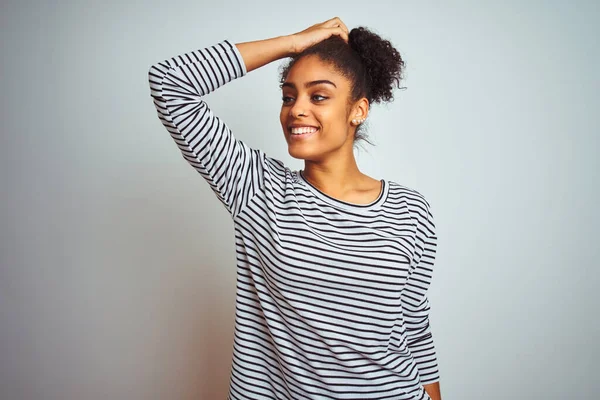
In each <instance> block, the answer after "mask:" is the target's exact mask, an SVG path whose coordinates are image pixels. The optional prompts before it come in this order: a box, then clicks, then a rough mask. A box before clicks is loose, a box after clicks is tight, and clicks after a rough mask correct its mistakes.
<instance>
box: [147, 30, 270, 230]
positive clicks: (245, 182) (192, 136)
mask: <svg viewBox="0 0 600 400" xmlns="http://www.w3.org/2000/svg"><path fill="white" fill-rule="evenodd" d="M246 73H247V71H246V67H245V64H244V60H243V58H242V56H241V54H240V53H239V50H238V49H237V47H236V46H235V45H233V44H232V43H231V42H229V41H228V40H224V41H222V42H220V43H217V44H215V45H213V46H210V47H206V48H204V49H201V50H195V51H191V52H188V53H185V54H183V55H180V56H176V57H173V58H170V59H167V60H165V61H162V62H159V63H157V64H154V65H152V66H151V67H150V70H149V71H148V80H149V83H150V92H151V96H152V98H153V99H154V100H153V101H154V105H155V107H156V110H157V112H158V117H159V119H160V121H161V122H162V124H163V125H164V126H165V127H166V128H167V130H168V131H169V133H170V134H171V137H172V138H173V140H174V141H175V143H176V144H177V146H178V147H179V149H180V150H181V153H182V155H183V157H184V159H185V160H186V161H187V162H188V163H189V164H190V165H191V166H192V167H194V169H196V171H198V172H199V173H200V174H201V175H202V177H203V178H204V179H205V180H206V181H207V182H208V183H209V185H210V187H211V189H212V190H213V191H214V193H215V194H216V195H217V197H218V198H219V200H220V201H221V203H222V204H223V205H224V206H225V208H226V209H227V211H228V212H229V213H230V214H231V216H232V217H233V218H235V216H236V215H238V214H239V213H240V212H241V211H242V210H243V209H244V207H245V206H246V205H247V204H248V203H249V202H250V200H251V199H252V197H253V195H254V194H255V193H257V191H258V190H259V189H260V188H261V187H262V185H263V179H262V174H263V170H264V160H265V154H264V153H263V152H262V151H261V150H258V149H252V148H250V147H249V146H248V145H246V144H245V143H244V142H242V141H241V140H238V139H236V138H235V137H234V135H233V133H232V132H231V130H230V129H229V127H228V126H227V125H226V124H225V123H224V122H223V121H222V120H221V119H219V117H217V116H215V115H213V113H212V111H211V110H210V109H209V107H208V105H207V104H206V102H204V101H203V100H202V96H204V95H206V94H208V93H210V92H213V91H214V90H216V89H217V88H219V87H220V86H223V85H225V84H226V83H228V82H230V81H232V80H234V79H236V78H240V77H242V76H244V75H246Z"/></svg>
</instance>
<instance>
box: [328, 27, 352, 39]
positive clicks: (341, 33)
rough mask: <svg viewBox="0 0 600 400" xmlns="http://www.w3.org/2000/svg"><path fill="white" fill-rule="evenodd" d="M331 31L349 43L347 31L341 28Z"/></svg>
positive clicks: (334, 28)
mask: <svg viewBox="0 0 600 400" xmlns="http://www.w3.org/2000/svg"><path fill="white" fill-rule="evenodd" d="M330 29H331V30H332V34H333V35H338V36H339V37H341V38H342V39H344V42H346V43H348V33H347V32H346V31H345V30H343V29H342V28H341V27H340V26H336V27H333V28H330Z"/></svg>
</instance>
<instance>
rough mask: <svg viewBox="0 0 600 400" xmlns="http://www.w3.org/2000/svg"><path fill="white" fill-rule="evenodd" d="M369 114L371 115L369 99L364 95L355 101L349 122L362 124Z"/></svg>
mask: <svg viewBox="0 0 600 400" xmlns="http://www.w3.org/2000/svg"><path fill="white" fill-rule="evenodd" d="M367 115H369V100H367V98H366V97H363V98H362V99H360V100H358V101H357V102H356V103H354V106H353V107H352V110H351V112H350V115H349V116H348V117H349V121H348V123H349V124H350V125H354V126H357V125H360V124H361V123H362V122H364V120H365V119H367Z"/></svg>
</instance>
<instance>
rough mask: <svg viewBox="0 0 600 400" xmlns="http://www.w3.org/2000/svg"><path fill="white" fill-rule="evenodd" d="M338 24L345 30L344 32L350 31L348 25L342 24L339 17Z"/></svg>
mask: <svg viewBox="0 0 600 400" xmlns="http://www.w3.org/2000/svg"><path fill="white" fill-rule="evenodd" d="M340 26H341V27H342V29H343V30H344V31H346V33H350V31H349V30H348V27H347V26H346V24H344V22H343V21H342V20H341V19H340Z"/></svg>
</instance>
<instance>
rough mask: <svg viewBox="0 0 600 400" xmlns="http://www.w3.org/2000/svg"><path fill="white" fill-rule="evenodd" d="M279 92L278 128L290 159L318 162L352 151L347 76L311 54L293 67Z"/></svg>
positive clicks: (352, 137) (352, 134) (352, 130)
mask: <svg viewBox="0 0 600 400" xmlns="http://www.w3.org/2000/svg"><path fill="white" fill-rule="evenodd" d="M281 89H282V104H281V114H280V120H281V127H282V128H283V132H284V135H285V140H286V141H287V144H288V152H289V153H290V155H291V156H292V157H294V158H299V159H304V160H311V161H319V160H323V159H324V158H326V157H327V156H330V155H331V154H332V153H334V152H336V151H352V144H353V140H354V128H353V127H352V125H351V123H350V122H351V121H352V119H353V118H355V117H354V116H352V114H351V113H349V105H348V99H349V95H350V90H351V88H350V81H349V80H348V79H347V78H346V77H344V76H342V75H341V74H339V72H337V71H336V70H335V69H333V67H331V66H330V65H329V64H326V63H324V62H322V61H321V60H320V58H318V57H317V56H314V55H310V56H306V57H303V58H301V59H300V60H298V61H297V62H296V63H295V64H294V66H293V67H292V68H291V70H290V71H289V73H288V76H287V78H286V80H285V82H284V83H283V85H282V88H281ZM296 133H300V134H296Z"/></svg>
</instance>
